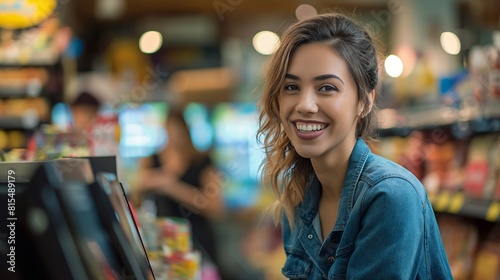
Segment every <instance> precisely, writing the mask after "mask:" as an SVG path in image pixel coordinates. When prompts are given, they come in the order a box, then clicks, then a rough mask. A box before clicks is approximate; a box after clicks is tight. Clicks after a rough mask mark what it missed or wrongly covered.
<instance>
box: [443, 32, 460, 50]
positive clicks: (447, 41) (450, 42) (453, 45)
mask: <svg viewBox="0 0 500 280" xmlns="http://www.w3.org/2000/svg"><path fill="white" fill-rule="evenodd" d="M440 41H441V47H443V50H444V51H445V52H447V53H449V54H453V55H455V54H458V53H459V52H460V47H461V45H460V39H458V36H457V35H455V33H453V32H443V33H441V38H440Z"/></svg>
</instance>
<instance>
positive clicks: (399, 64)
mask: <svg viewBox="0 0 500 280" xmlns="http://www.w3.org/2000/svg"><path fill="white" fill-rule="evenodd" d="M384 67H385V72H386V73H387V75H389V76H391V77H393V78H397V77H399V76H400V75H401V73H403V61H401V58H399V57H398V56H396V55H393V54H391V55H389V56H388V57H387V58H386V59H385V62H384Z"/></svg>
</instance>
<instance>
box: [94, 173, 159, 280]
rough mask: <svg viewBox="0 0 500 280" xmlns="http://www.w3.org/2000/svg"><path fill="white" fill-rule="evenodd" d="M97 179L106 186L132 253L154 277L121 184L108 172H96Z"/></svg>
mask: <svg viewBox="0 0 500 280" xmlns="http://www.w3.org/2000/svg"><path fill="white" fill-rule="evenodd" d="M97 180H98V181H99V182H100V183H101V186H103V187H104V188H106V190H105V192H106V193H107V194H108V197H109V200H110V202H111V205H112V206H113V209H114V210H115V213H116V216H117V218H118V220H119V221H120V225H121V227H122V228H123V231H124V232H125V235H126V237H127V239H128V241H129V243H130V246H131V248H132V250H133V252H134V255H135V256H136V257H137V259H138V260H139V261H140V262H141V266H142V267H143V268H145V269H148V270H149V272H150V277H152V278H154V276H153V275H152V274H153V271H152V269H151V266H150V264H149V260H148V257H147V254H146V251H145V249H144V245H143V243H142V239H141V236H140V234H139V231H138V228H137V226H136V224H135V221H134V219H133V216H132V213H131V210H130V207H129V204H128V200H127V198H126V195H125V192H124V190H123V188H122V186H121V185H120V183H119V182H118V180H117V179H116V177H115V176H114V175H113V174H110V173H100V174H98V175H97Z"/></svg>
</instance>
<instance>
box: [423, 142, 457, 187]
mask: <svg viewBox="0 0 500 280" xmlns="http://www.w3.org/2000/svg"><path fill="white" fill-rule="evenodd" d="M453 154H454V144H453V142H452V141H446V142H444V143H442V144H438V143H434V142H429V143H427V144H426V145H425V169H426V174H425V176H424V178H423V179H422V183H423V184H424V186H425V187H426V189H427V190H428V191H429V192H437V191H439V190H441V188H442V187H443V185H444V184H445V180H446V178H447V176H448V173H449V172H450V170H451V164H452V162H453Z"/></svg>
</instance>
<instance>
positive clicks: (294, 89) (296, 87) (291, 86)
mask: <svg viewBox="0 0 500 280" xmlns="http://www.w3.org/2000/svg"><path fill="white" fill-rule="evenodd" d="M285 90H288V91H296V90H299V87H298V86H296V85H286V86H285Z"/></svg>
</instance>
